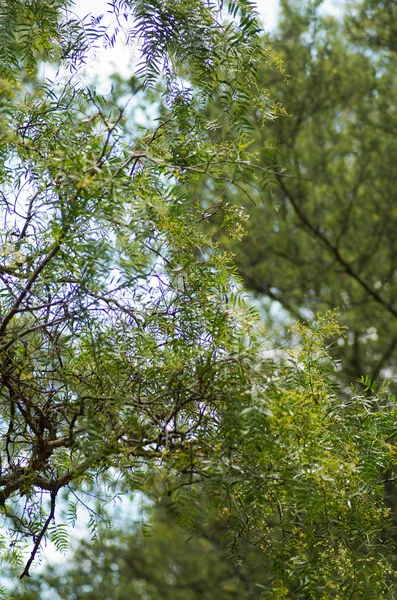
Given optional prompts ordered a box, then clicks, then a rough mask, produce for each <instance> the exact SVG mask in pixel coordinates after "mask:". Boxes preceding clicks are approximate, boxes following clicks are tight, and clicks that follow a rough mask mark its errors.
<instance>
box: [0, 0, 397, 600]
mask: <svg viewBox="0 0 397 600" xmlns="http://www.w3.org/2000/svg"><path fill="white" fill-rule="evenodd" d="M72 8H73V7H72V6H71V5H70V3H66V2H57V1H54V2H50V3H48V2H41V1H40V0H35V1H32V2H18V1H17V0H16V1H15V2H7V3H4V2H2V3H0V10H1V25H0V27H1V31H3V32H4V36H3V39H2V42H1V43H2V45H1V46H0V86H1V87H0V94H1V119H0V128H1V133H2V136H1V141H0V161H1V162H0V178H1V186H2V188H1V198H0V202H1V217H2V218H1V230H0V235H1V237H2V249H1V258H0V315H1V319H0V410H1V419H0V428H1V448H0V452H1V463H0V509H1V514H2V516H3V519H4V525H5V526H6V528H5V534H4V539H3V548H4V557H7V558H11V559H12V560H13V561H14V564H18V563H22V565H23V566H22V574H21V577H24V576H27V575H29V574H30V571H31V570H32V567H33V565H34V564H35V562H36V560H37V558H38V556H39V552H40V548H41V546H42V545H43V543H44V542H45V541H46V540H48V539H50V540H51V541H52V542H53V543H54V545H55V548H56V549H58V550H60V551H65V550H66V549H67V548H68V537H67V534H68V527H67V525H68V524H72V525H73V524H75V523H76V521H77V520H78V510H77V508H78V506H84V507H85V508H86V510H87V511H88V513H89V515H90V516H89V525H90V527H91V529H92V531H93V534H94V536H96V535H97V534H98V532H97V525H98V523H97V521H98V520H106V510H105V508H106V507H105V506H104V505H106V500H109V498H112V497H114V496H117V495H118V494H119V493H121V492H126V493H134V492H136V491H140V492H143V493H144V494H146V495H147V496H148V497H149V498H151V499H152V500H155V501H157V502H159V503H161V502H164V498H167V500H168V501H169V502H170V506H171V507H172V513H173V518H174V519H175V520H176V521H178V522H179V523H180V524H181V526H183V527H189V528H191V529H194V528H196V529H197V528H199V527H200V523H202V522H203V521H204V522H205V525H206V528H207V532H208V531H209V533H207V535H209V536H210V537H211V536H213V537H214V538H215V537H216V535H217V534H216V531H215V529H216V521H217V517H214V515H218V516H219V515H223V517H222V518H223V519H224V530H225V531H224V534H225V537H224V540H223V541H222V542H221V544H224V543H227V545H228V548H229V551H231V554H232V556H233V557H234V560H238V561H242V560H244V558H245V556H246V555H247V545H251V546H252V545H253V546H254V547H255V548H256V551H257V555H258V556H260V558H259V559H258V560H259V563H260V564H261V566H262V576H261V577H260V581H261V582H262V583H260V586H261V587H260V588H258V589H259V590H260V591H259V593H260V594H262V596H263V597H264V598H265V597H269V598H287V597H296V598H302V599H303V598H305V599H306V598H320V597H335V598H348V597H354V598H356V597H357V598H363V597H368V598H371V597H374V598H377V597H380V595H381V594H383V593H386V591H387V590H391V589H392V588H393V585H394V580H393V570H392V568H391V565H392V563H391V562H390V561H391V560H392V551H393V549H392V544H391V542H390V543H389V537H388V529H389V527H390V526H391V525H390V523H391V521H390V519H389V508H388V507H387V506H386V504H385V502H384V498H383V495H384V494H383V490H384V488H383V483H382V482H384V481H387V482H388V483H389V481H390V479H392V478H393V467H394V461H395V450H394V443H393V440H394V436H395V419H396V415H395V403H394V398H393V397H392V396H391V395H390V394H389V393H388V390H387V387H384V388H382V389H381V391H380V392H379V394H378V395H375V394H374V390H375V387H374V385H373V382H372V381H371V380H370V379H368V378H364V379H363V382H364V386H365V389H364V392H363V393H362V394H360V393H359V392H358V391H356V390H354V389H353V390H351V393H350V394H349V395H347V394H344V395H342V394H341V393H340V392H339V390H338V388H337V387H336V385H335V383H334V378H333V373H334V370H335V367H334V366H333V364H332V359H331V351H330V349H329V347H328V343H329V340H331V341H332V340H334V341H335V340H338V341H339V342H340V343H343V340H344V334H343V330H341V329H340V328H339V326H338V324H337V320H336V317H335V315H334V314H333V313H332V312H327V313H325V314H324V315H323V316H321V315H320V316H318V317H317V318H316V319H314V318H313V320H312V323H310V324H307V325H305V326H303V325H301V324H297V325H296V326H295V328H294V330H293V331H294V334H293V336H294V337H295V338H296V339H295V343H294V344H292V345H291V349H290V350H289V351H287V350H285V349H284V350H283V351H282V352H281V353H280V352H277V351H276V349H274V348H272V347H271V345H270V342H269V341H268V340H267V339H266V336H265V335H264V334H263V332H262V330H261V326H260V322H259V315H258V312H257V311H256V310H255V309H253V308H250V307H249V306H247V305H246V303H245V302H244V299H243V296H242V291H241V282H240V280H239V278H238V276H237V274H236V271H235V267H234V263H233V255H232V254H231V253H230V252H228V251H226V250H222V249H221V248H220V246H219V243H218V242H217V241H216V240H215V239H214V238H215V235H214V233H216V234H217V235H218V237H219V236H222V238H223V237H225V236H224V235H223V234H222V233H219V232H223V233H225V232H227V236H228V238H233V239H240V238H241V237H242V235H243V233H244V223H245V222H246V215H245V213H244V211H243V209H242V208H241V203H242V202H236V198H237V197H238V196H237V195H239V194H243V195H244V197H245V198H249V199H250V200H252V199H253V198H254V197H255V196H256V194H257V190H258V189H259V192H260V193H261V191H262V192H263V190H264V189H265V188H266V186H268V184H269V183H270V181H269V180H270V178H271V177H272V174H273V176H275V177H276V178H277V177H278V175H279V169H278V167H275V165H274V163H273V162H271V161H270V158H269V157H271V156H272V153H271V152H270V151H269V152H268V153H267V157H268V162H266V161H265V163H262V162H261V161H262V156H261V154H260V153H255V152H254V151H253V150H252V148H254V147H255V146H254V145H252V144H255V143H256V142H257V137H258V133H257V129H259V128H261V127H263V128H264V131H265V132H266V130H267V129H266V126H267V124H268V122H269V121H274V120H275V119H276V117H277V116H278V115H285V111H284V109H283V108H282V106H281V105H280V104H278V103H277V102H274V101H273V100H271V97H270V96H269V94H268V92H266V91H265V90H264V89H263V87H262V86H261V85H260V83H259V82H260V77H265V76H266V75H265V73H266V72H268V77H269V80H270V78H271V77H273V74H272V73H273V72H275V71H276V68H275V67H278V72H279V73H280V71H281V72H282V64H281V62H280V61H278V60H277V58H276V57H275V56H274V55H273V53H272V51H270V50H269V49H267V46H266V44H265V42H264V41H263V40H262V38H261V36H260V35H259V33H260V27H259V24H258V20H257V16H256V13H255V10H254V8H253V6H252V5H251V3H250V2H247V1H246V0H240V1H237V2H234V1H232V2H229V3H223V2H219V3H216V2H214V3H208V2H204V1H203V0H194V1H191V0H190V1H189V2H186V1H184V0H180V1H175V0H167V1H164V2H158V1H157V0H151V1H149V2H141V1H139V0H136V1H123V0H115V1H114V2H113V3H111V4H110V5H109V10H110V11H111V12H112V14H113V17H114V23H115V25H113V26H112V29H109V28H108V27H107V26H105V25H103V24H102V19H101V18H100V17H98V18H93V19H92V20H91V21H90V22H88V21H87V19H85V20H84V21H83V22H81V21H79V19H78V18H77V17H75V16H74V15H73V11H72ZM333 27H336V26H335V25H333ZM120 35H122V36H124V37H125V39H126V41H127V43H128V44H130V45H131V44H132V43H137V44H139V48H140V59H139V64H138V65H136V64H132V65H131V75H132V77H131V80H130V82H128V83H125V82H121V80H120V78H117V77H116V78H114V87H113V88H112V91H111V93H110V94H108V95H107V96H100V95H98V94H97V93H96V92H95V90H94V89H93V87H92V86H90V85H87V84H86V83H85V80H84V76H83V71H82V66H83V64H84V61H85V60H86V58H87V57H88V56H89V54H90V52H91V51H93V49H94V48H95V46H97V45H98V44H101V43H105V45H106V44H111V45H112V44H114V42H115V40H116V37H117V36H120ZM46 61H47V63H49V62H52V64H53V65H54V64H55V65H56V67H57V68H58V71H57V72H56V74H54V77H53V79H52V80H51V81H49V80H48V79H44V78H43V77H42V76H41V73H42V72H43V68H42V67H43V64H44V63H46ZM269 63H273V66H272V67H271V66H270V65H269ZM265 67H266V69H265ZM284 83H285V82H284ZM296 103H297V108H296V110H297V111H298V110H299V108H300V107H301V106H303V105H304V102H303V99H301V100H299V97H298V96H296ZM138 110H139V111H140V112H141V113H143V114H146V120H147V126H145V127H144V128H143V127H142V126H139V125H138V122H137V120H136V119H135V115H134V112H135V111H138ZM145 110H146V113H145ZM153 112H155V113H156V118H155V119H153ZM150 113H151V114H150ZM283 119H284V117H283ZM284 122H285V123H288V124H289V125H286V127H289V126H290V124H291V123H292V122H293V121H292V120H287V119H286V120H285V121H283V123H284ZM264 135H265V134H264ZM251 145H252V147H251ZM326 147H327V148H328V145H326ZM249 148H250V150H249ZM269 161H270V162H269ZM301 175H302V173H301V172H299V177H297V179H296V182H297V183H296V185H298V186H299V185H302V186H303V185H306V184H305V183H304V180H303V179H302V177H301ZM283 182H284V179H281V180H280V181H279V184H280V189H284V188H283V186H284V183H283ZM302 182H303V183H302ZM294 185H295V183H294ZM231 190H233V191H232V192H231ZM228 196H230V198H229V199H228V201H227V197H228ZM290 204H291V203H290ZM288 206H289V208H288V209H287V213H288V211H289V213H291V214H295V216H296V215H298V216H299V211H300V210H301V208H300V204H299V205H298V209H296V208H295V207H294V205H293V202H292V209H293V210H292V209H291V206H290V205H288ZM263 210H264V211H265V210H266V211H267V210H269V211H271V210H273V206H272V205H271V203H269V205H265V208H264V209H263ZM297 210H298V212H297ZM294 211H295V212H294ZM258 222H259V220H258ZM270 222H271V221H270V217H269V221H267V222H266V226H267V224H268V223H270ZM273 223H275V221H274V220H273ZM208 224H210V227H208ZM256 224H257V222H256V221H253V230H254V231H255V226H256ZM212 226H214V230H213V229H212ZM260 227H262V229H263V225H262V224H261V225H260ZM274 227H275V225H273V228H274ZM306 228H307V227H306ZM316 231H317V230H316ZM300 233H301V232H300V228H299V227H298V228H297V232H296V235H295V233H294V237H293V243H298V242H299V240H300V237H299V236H300ZM262 234H263V231H262ZM321 235H325V233H324V234H323V233H321ZM265 239H267V238H265ZM327 239H328V238H327ZM305 240H306V238H305ZM305 243H306V241H305ZM324 244H325V242H323V245H324ZM325 245H326V244H325ZM276 246H277V243H276V244H275V247H276ZM326 246H327V245H326ZM328 247H329V245H328V246H327V248H328ZM241 256H242V257H244V256H245V254H244V253H242V254H241ZM263 256H266V255H263ZM241 260H244V259H241ZM241 260H239V263H240V264H241ZM343 260H345V259H343ZM275 264H276V263H275ZM269 265H272V262H269ZM275 268H279V267H277V266H276V267H275ZM351 269H353V267H351ZM297 272H298V270H297ZM346 272H347V271H346ZM347 273H348V272H347ZM277 274H279V273H277ZM353 279H354V281H355V284H354V285H361V287H362V284H360V282H359V281H358V280H357V277H356V278H354V277H353ZM271 289H273V288H271ZM330 303H331V302H330ZM387 306H388V305H387V304H385V305H384V306H383V309H385V308H386V309H387V310H389V309H388V308H387ZM390 306H391V305H390ZM87 497H88V498H90V497H91V498H92V497H93V499H91V500H87ZM107 518H108V520H109V515H108V517H107ZM214 523H215V524H214ZM211 527H212V528H213V529H211ZM25 544H29V546H28V548H29V553H28V554H27V555H26V553H24V545H25ZM248 554H249V553H248ZM218 597H221V596H218Z"/></svg>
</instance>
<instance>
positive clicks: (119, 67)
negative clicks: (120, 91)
mask: <svg viewBox="0 0 397 600" xmlns="http://www.w3.org/2000/svg"><path fill="white" fill-rule="evenodd" d="M108 2H109V0H75V7H74V11H75V12H76V13H77V14H78V16H79V17H81V18H83V17H85V16H86V15H90V14H91V15H93V16H98V15H101V14H104V15H106V13H107V12H108V10H109V6H108ZM256 4H257V7H258V10H259V12H260V15H261V17H262V20H263V25H264V29H265V30H266V31H271V30H272V29H274V28H275V27H276V24H277V19H278V13H279V0H257V2H256ZM343 5H344V0H324V2H323V4H322V9H321V10H322V12H325V13H328V14H333V15H335V16H338V15H340V14H341V13H342V9H343ZM111 22H112V17H111V16H110V15H109V13H108V19H106V17H104V20H103V22H102V23H103V24H106V25H108V24H110V23H111ZM134 59H138V52H137V51H136V54H135V55H134V53H133V52H132V54H131V50H130V49H127V48H126V47H125V46H124V44H123V41H122V36H120V37H119V39H118V41H117V43H116V45H115V47H114V48H107V49H98V51H97V52H96V54H95V56H93V57H92V59H91V60H90V61H89V62H88V64H87V66H86V69H85V75H86V76H88V78H89V79H91V80H96V83H97V91H98V92H99V93H102V94H106V93H107V92H108V91H109V87H110V83H109V81H108V78H109V76H110V75H111V74H112V73H114V72H116V71H117V72H119V73H120V74H121V75H123V76H125V77H128V76H131V75H132V69H131V63H134V62H135V60H134Z"/></svg>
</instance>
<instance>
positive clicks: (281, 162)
mask: <svg viewBox="0 0 397 600" xmlns="http://www.w3.org/2000/svg"><path fill="white" fill-rule="evenodd" d="M281 5H282V14H281V20H280V23H279V27H278V30H277V31H276V32H275V33H274V34H272V35H271V36H270V37H271V39H270V43H271V45H272V47H273V49H274V51H275V52H276V54H277V55H278V56H279V57H280V58H281V59H283V60H284V68H285V71H286V72H287V73H288V75H289V84H288V85H285V82H284V81H283V78H282V77H281V76H280V75H279V74H276V73H274V74H272V75H270V74H269V75H266V76H265V77H264V79H263V85H264V87H266V88H267V89H270V91H271V94H272V95H273V96H274V97H277V98H279V99H280V100H281V102H282V104H283V105H284V107H285V109H286V111H287V112H288V113H289V116H286V117H282V118H279V119H277V120H275V121H273V122H272V123H270V124H269V125H268V126H267V127H266V130H264V131H260V130H259V129H258V136H257V143H256V145H254V146H251V149H253V151H254V150H258V151H259V152H260V153H261V162H260V167H261V169H262V171H260V170H256V171H255V173H254V175H253V178H255V180H256V181H258V180H259V179H260V178H259V177H258V173H259V174H263V175H264V176H265V177H267V178H268V176H269V171H272V172H273V176H272V180H273V183H269V184H268V187H267V188H266V189H265V190H263V188H261V187H260V186H259V188H260V189H258V191H255V190H254V189H248V188H245V189H246V191H247V192H248V193H249V195H250V198H248V197H247V195H246V194H242V193H241V192H240V191H238V190H237V191H235V190H233V191H230V192H228V191H227V190H226V191H225V196H223V200H224V201H225V202H227V200H228V198H229V199H230V200H231V201H236V196H238V197H239V200H238V202H241V203H243V204H245V205H246V209H247V211H248V213H249V214H250V216H251V218H250V219H249V221H248V224H247V226H246V228H247V229H248V235H247V236H246V237H245V238H244V239H243V241H242V243H241V244H240V243H239V244H238V246H237V245H236V244H235V243H234V242H230V241H228V240H227V236H226V235H223V243H224V244H225V246H226V247H228V248H232V249H234V251H235V253H236V261H237V264H238V267H239V272H240V274H241V276H242V277H243V279H244V283H245V285H246V287H248V288H249V289H251V290H253V291H254V292H255V293H257V295H258V297H260V298H266V299H267V305H268V303H269V302H270V303H273V304H274V303H275V302H276V303H278V305H277V306H279V310H278V313H279V314H278V315H277V318H276V328H277V327H278V326H279V324H280V321H281V322H282V321H284V322H285V320H287V321H288V319H291V317H292V318H301V319H309V320H310V319H311V318H313V316H314V315H315V314H316V313H317V312H319V311H324V310H327V309H332V308H334V307H339V309H340V311H341V319H342V322H343V323H344V324H346V325H347V326H348V328H349V333H348V337H347V339H346V340H345V341H343V340H340V347H339V348H338V352H337V355H338V356H339V357H340V358H341V359H342V364H343V370H342V371H341V372H340V375H339V378H340V379H341V380H342V381H343V384H344V385H349V384H350V382H351V381H355V380H356V378H357V377H360V376H361V375H368V376H369V377H370V378H371V379H372V380H375V379H382V378H384V377H390V376H391V375H392V374H393V373H394V372H395V369H396V359H397V353H396V350H397V306H396V303H395V298H396V276H395V273H396V256H397V254H396V248H395V233H394V232H395V230H396V208H395V192H394V171H395V168H394V165H395V160H396V141H395V129H396V113H395V107H394V103H393V98H394V96H395V88H396V76H395V73H396V55H395V47H393V40H394V39H396V33H395V30H396V19H395V18H393V17H394V16H395V4H394V3H393V2H363V3H354V4H352V3H350V5H347V6H346V7H345V9H346V13H345V17H344V18H343V14H342V12H341V15H340V18H339V19H336V18H334V17H331V16H327V15H325V16H324V15H323V13H322V12H321V6H322V3H321V2H315V3H312V2H307V3H305V2H303V3H302V2H293V1H285V2H282V3H281ZM252 123H253V125H254V126H255V127H256V126H257V125H258V121H257V119H256V117H255V115H252ZM253 202H255V205H254V204H253ZM219 211H220V213H221V212H222V211H221V207H219ZM272 314H273V315H274V314H275V311H272Z"/></svg>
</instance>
